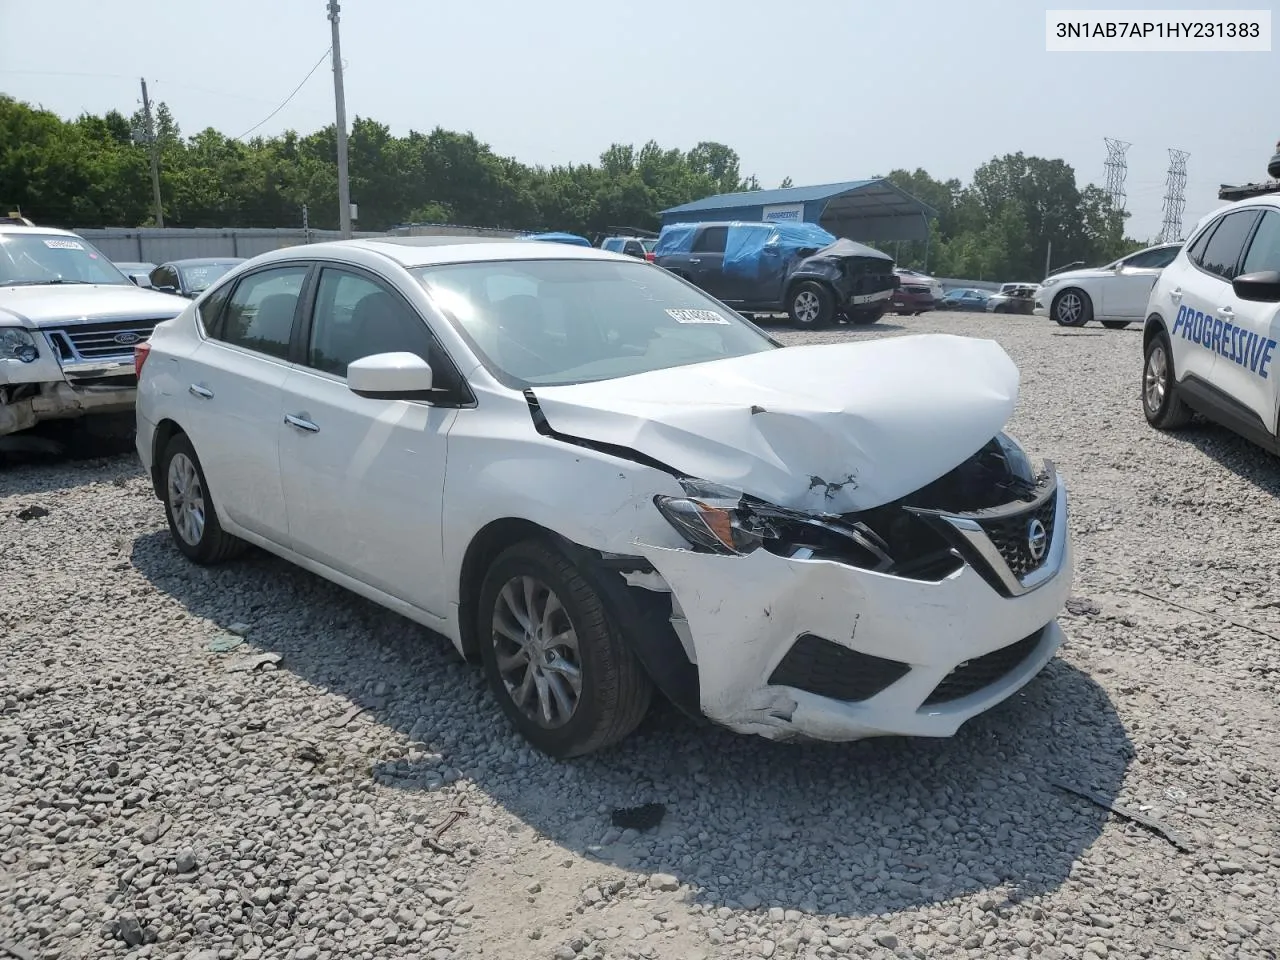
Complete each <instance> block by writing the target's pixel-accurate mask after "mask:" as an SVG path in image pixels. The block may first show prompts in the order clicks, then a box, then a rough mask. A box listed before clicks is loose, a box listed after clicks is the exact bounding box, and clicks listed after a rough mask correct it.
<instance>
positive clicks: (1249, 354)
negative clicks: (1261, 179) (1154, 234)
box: [1142, 195, 1280, 453]
mask: <svg viewBox="0 0 1280 960" xmlns="http://www.w3.org/2000/svg"><path fill="white" fill-rule="evenodd" d="M1143 340H1144V347H1145V362H1144V364H1143V374H1142V406H1143V411H1144V412H1145V413H1146V416H1147V420H1148V422H1150V423H1151V424H1152V425H1153V426H1155V427H1158V428H1160V429H1162V430H1167V429H1174V428H1176V427H1180V426H1183V425H1184V424H1186V423H1187V422H1188V421H1189V420H1190V419H1191V414H1192V411H1193V410H1194V411H1195V412H1198V413H1201V414H1203V415H1204V416H1206V417H1208V418H1210V419H1211V420H1215V421H1217V422H1218V423H1221V424H1222V425H1223V426H1226V427H1228V428H1230V429H1231V430H1234V431H1235V432H1236V433H1238V434H1240V435H1242V436H1244V437H1247V438H1248V439H1250V440H1252V441H1254V442H1255V443H1257V444H1259V445H1260V446H1262V447H1264V448H1266V449H1268V450H1271V451H1273V452H1276V453H1280V441H1278V439H1277V414H1278V412H1280V390H1278V389H1277V384H1278V383H1280V370H1277V367H1276V364H1277V362H1280V357H1277V356H1276V344H1277V341H1280V196H1274V195H1273V196H1263V197H1257V198H1254V199H1249V200H1242V201H1240V202H1239V203H1234V204H1232V205H1231V206H1229V207H1225V208H1223V209H1220V210H1218V211H1217V212H1215V213H1212V214H1210V215H1209V216H1207V217H1205V218H1204V219H1203V220H1201V221H1200V223H1199V224H1197V226H1196V229H1195V230H1194V232H1193V233H1192V235H1191V238H1190V239H1189V240H1188V241H1187V243H1186V245H1185V246H1184V248H1183V250H1182V252H1180V253H1179V254H1178V256H1177V259H1175V260H1174V261H1173V263H1171V264H1170V265H1169V266H1167V267H1166V268H1165V269H1164V272H1163V273H1162V274H1161V275H1160V279H1159V280H1157V281H1156V285H1155V287H1154V288H1153V289H1152V291H1151V299H1150V301H1149V302H1148V304H1147V323H1146V330H1145V332H1144V336H1143Z"/></svg>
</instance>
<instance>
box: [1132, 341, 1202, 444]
mask: <svg viewBox="0 0 1280 960" xmlns="http://www.w3.org/2000/svg"><path fill="white" fill-rule="evenodd" d="M1142 412H1143V413H1144V414H1146V417H1147V423H1149V424H1151V426H1153V427H1155V428H1156V429H1157V430H1176V429H1178V428H1179V427H1185V426H1186V425H1187V424H1188V423H1189V422H1190V421H1191V408H1190V407H1188V406H1187V405H1186V404H1185V403H1184V402H1183V401H1182V398H1181V397H1180V396H1178V384H1177V381H1176V380H1175V379H1174V375H1173V353H1172V351H1171V349H1170V347H1169V337H1168V335H1167V334H1166V333H1165V332H1164V331H1163V330H1161V331H1160V332H1159V333H1158V334H1156V336H1154V337H1152V338H1151V342H1150V343H1148V344H1147V352H1146V358H1145V359H1144V361H1143V364H1142Z"/></svg>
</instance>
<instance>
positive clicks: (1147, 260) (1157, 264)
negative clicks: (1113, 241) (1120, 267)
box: [1124, 247, 1178, 270]
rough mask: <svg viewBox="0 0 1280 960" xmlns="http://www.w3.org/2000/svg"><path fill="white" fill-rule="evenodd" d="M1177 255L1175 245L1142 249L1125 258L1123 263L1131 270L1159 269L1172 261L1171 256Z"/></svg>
mask: <svg viewBox="0 0 1280 960" xmlns="http://www.w3.org/2000/svg"><path fill="white" fill-rule="evenodd" d="M1177 255H1178V248H1177V247H1166V248H1163V249H1160V250H1143V251H1142V252H1141V253H1135V254H1134V255H1133V256H1132V257H1130V258H1129V259H1128V260H1126V261H1125V262H1124V265H1125V266H1126V267H1129V268H1130V269H1133V270H1159V269H1162V268H1164V267H1167V266H1168V265H1169V264H1171V263H1173V258H1174V257H1176V256H1177Z"/></svg>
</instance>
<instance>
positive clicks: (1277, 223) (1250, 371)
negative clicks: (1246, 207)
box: [1214, 210, 1280, 436]
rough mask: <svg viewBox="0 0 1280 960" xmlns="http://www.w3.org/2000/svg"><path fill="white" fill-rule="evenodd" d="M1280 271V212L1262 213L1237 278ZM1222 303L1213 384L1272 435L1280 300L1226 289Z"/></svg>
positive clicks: (1279, 372)
mask: <svg viewBox="0 0 1280 960" xmlns="http://www.w3.org/2000/svg"><path fill="white" fill-rule="evenodd" d="M1266 270H1280V213H1277V212H1276V211H1274V210H1268V211H1266V212H1265V213H1263V214H1262V219H1261V220H1260V221H1259V222H1258V226H1257V229H1256V230H1255V231H1254V234H1253V238H1252V239H1251V240H1250V242H1249V247H1248V249H1247V251H1246V252H1245V255H1244V257H1243V259H1242V260H1241V262H1240V267H1239V271H1238V273H1236V274H1235V275H1236V276H1239V275H1242V274H1246V273H1261V272H1263V271H1266ZM1227 293H1228V296H1227V297H1226V298H1225V300H1224V302H1223V304H1222V305H1221V307H1222V309H1221V315H1222V317H1223V321H1224V324H1223V331H1222V334H1221V336H1220V341H1221V349H1220V351H1219V356H1218V364H1217V367H1216V368H1215V369H1214V382H1215V383H1216V384H1217V386H1218V387H1220V388H1221V389H1222V390H1223V391H1225V392H1226V393H1227V394H1229V395H1230V396H1231V398H1232V399H1233V400H1235V401H1236V402H1238V403H1240V404H1241V405H1242V406H1244V407H1246V408H1247V409H1248V410H1249V412H1250V413H1252V414H1253V415H1254V416H1256V417H1257V418H1258V419H1259V420H1260V421H1261V423H1262V426H1263V427H1264V428H1265V429H1266V431H1267V432H1268V433H1270V434H1272V435H1273V436H1274V435H1275V434H1276V432H1277V427H1276V400H1277V395H1278V391H1277V384H1280V369H1277V364H1280V357H1278V356H1276V349H1277V341H1280V304H1275V303H1259V302H1257V301H1254V300H1242V299H1240V298H1239V297H1237V296H1236V295H1235V291H1233V290H1231V288H1230V287H1228V288H1227Z"/></svg>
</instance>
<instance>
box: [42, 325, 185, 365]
mask: <svg viewBox="0 0 1280 960" xmlns="http://www.w3.org/2000/svg"><path fill="white" fill-rule="evenodd" d="M162 322H163V319H155V320H111V321H106V322H102V323H82V324H77V325H76V326H74V327H63V328H61V329H58V330H51V331H48V337H49V340H50V342H52V343H53V346H54V348H55V349H56V350H57V351H58V356H59V357H60V358H61V359H63V360H106V359H113V358H117V357H132V356H133V348H134V347H135V346H136V345H137V344H139V343H145V342H146V341H147V340H148V339H150V337H151V333H152V331H153V330H154V329H155V327H156V324H158V323H162Z"/></svg>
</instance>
